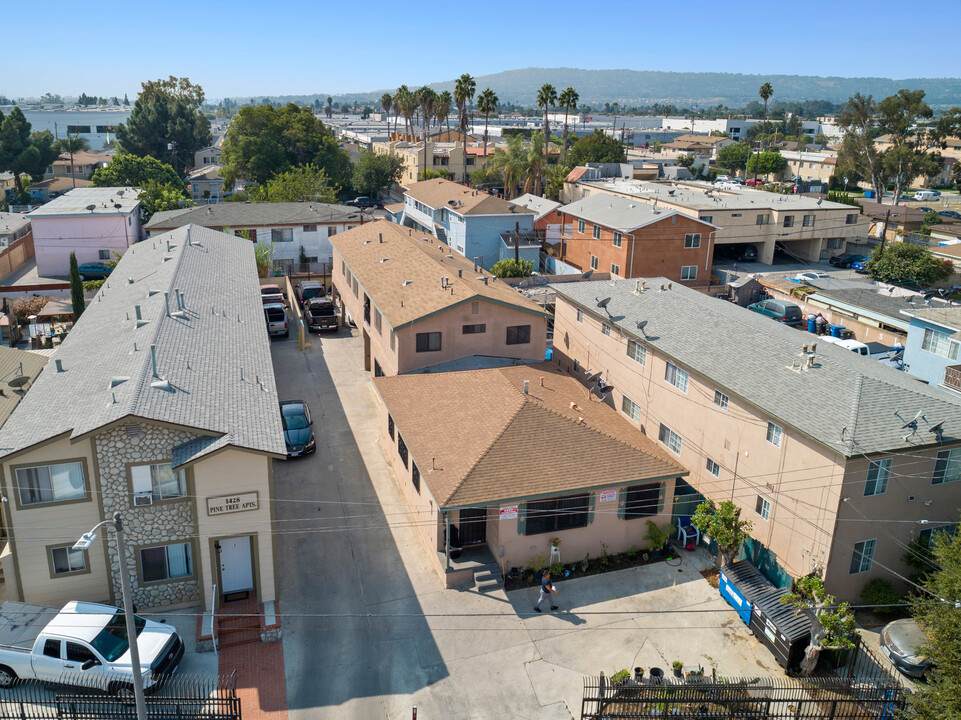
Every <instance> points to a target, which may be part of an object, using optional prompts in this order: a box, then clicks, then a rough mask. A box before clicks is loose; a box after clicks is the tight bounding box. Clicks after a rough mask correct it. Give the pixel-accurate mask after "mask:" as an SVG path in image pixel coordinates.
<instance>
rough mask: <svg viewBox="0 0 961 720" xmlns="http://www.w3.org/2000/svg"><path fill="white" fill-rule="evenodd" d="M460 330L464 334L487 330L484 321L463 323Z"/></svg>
mask: <svg viewBox="0 0 961 720" xmlns="http://www.w3.org/2000/svg"><path fill="white" fill-rule="evenodd" d="M461 332H462V333H463V334H464V335H481V334H483V333H486V332H487V325H486V324H485V323H478V324H476V325H464V326H463V327H462V328H461Z"/></svg>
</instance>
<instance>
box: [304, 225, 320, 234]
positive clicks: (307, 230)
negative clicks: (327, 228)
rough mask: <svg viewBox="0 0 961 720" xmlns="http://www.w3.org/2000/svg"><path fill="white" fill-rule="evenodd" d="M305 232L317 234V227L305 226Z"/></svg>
mask: <svg viewBox="0 0 961 720" xmlns="http://www.w3.org/2000/svg"><path fill="white" fill-rule="evenodd" d="M304 232H317V226H316V225H304Z"/></svg>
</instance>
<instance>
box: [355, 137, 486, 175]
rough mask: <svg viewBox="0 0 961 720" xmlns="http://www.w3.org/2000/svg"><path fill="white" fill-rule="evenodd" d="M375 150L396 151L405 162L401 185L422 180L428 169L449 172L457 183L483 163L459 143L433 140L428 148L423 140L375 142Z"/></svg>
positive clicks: (383, 152)
mask: <svg viewBox="0 0 961 720" xmlns="http://www.w3.org/2000/svg"><path fill="white" fill-rule="evenodd" d="M372 147H373V151H374V152H375V153H378V154H380V155H388V154H394V155H397V156H398V157H399V158H400V159H401V160H403V161H404V171H403V173H402V174H401V177H400V181H399V182H400V184H401V185H410V184H412V183H416V182H418V181H420V180H421V179H422V178H423V176H424V170H434V171H436V172H443V173H447V176H448V177H449V178H451V179H452V180H456V181H457V182H467V179H468V178H467V175H468V173H470V172H471V171H473V170H475V169H477V168H478V167H480V166H481V163H482V161H481V160H480V159H479V158H477V156H476V155H473V154H468V153H465V152H464V146H463V145H462V144H460V143H456V142H434V141H429V142H428V143H427V148H426V149H425V148H424V143H423V141H420V142H412V141H410V140H392V141H389V142H375V143H373V145H372Z"/></svg>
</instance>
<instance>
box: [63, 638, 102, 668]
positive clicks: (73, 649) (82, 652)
mask: <svg viewBox="0 0 961 720" xmlns="http://www.w3.org/2000/svg"><path fill="white" fill-rule="evenodd" d="M66 659H67V660H68V661H70V662H76V663H80V664H81V665H82V664H83V663H85V662H87V660H95V659H96V656H95V655H94V654H93V650H91V649H90V648H88V647H87V646H86V645H81V644H80V643H72V642H68V643H67V657H66Z"/></svg>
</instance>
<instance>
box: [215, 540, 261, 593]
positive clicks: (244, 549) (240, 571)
mask: <svg viewBox="0 0 961 720" xmlns="http://www.w3.org/2000/svg"><path fill="white" fill-rule="evenodd" d="M220 582H221V583H222V584H223V588H222V589H221V591H222V592H223V593H224V594H225V595H226V594H227V593H232V592H240V591H241V590H252V589H253V587H254V569H253V565H252V564H251V562H250V536H249V535H245V536H244V537H237V538H227V539H225V540H221V541H220Z"/></svg>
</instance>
